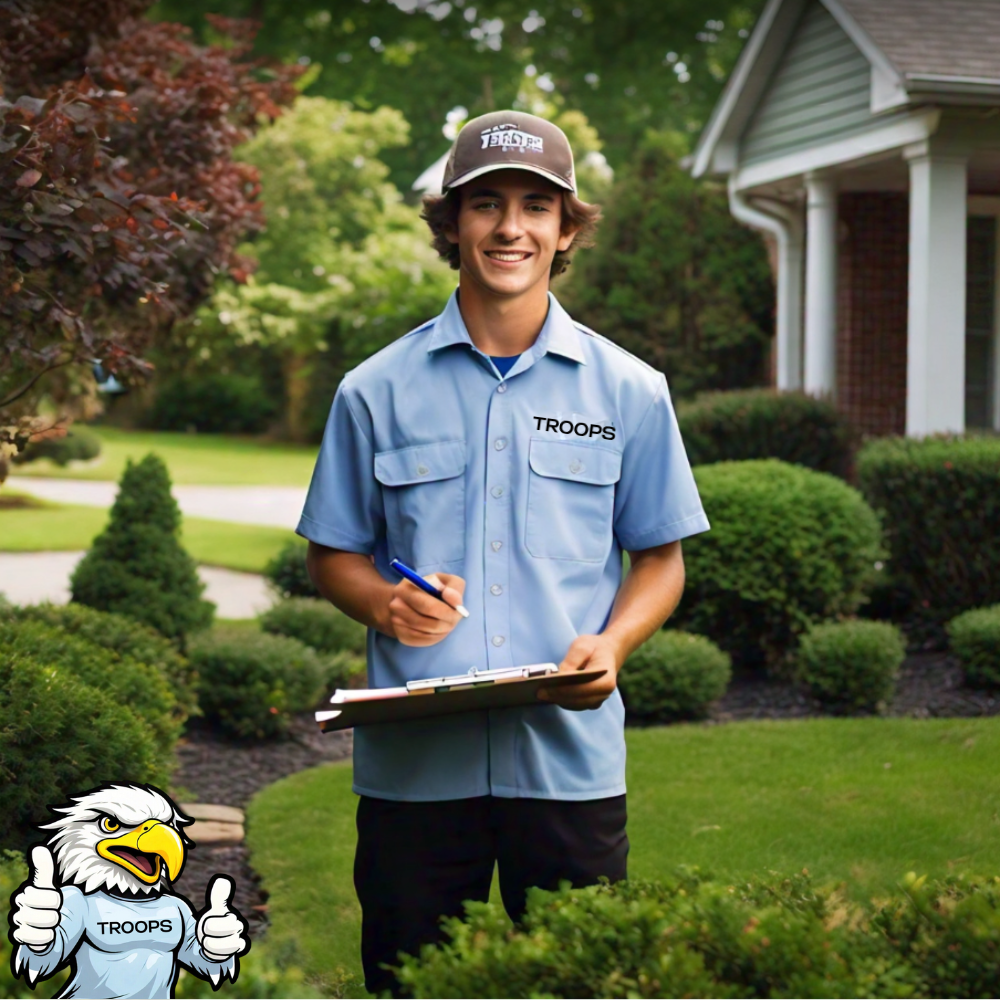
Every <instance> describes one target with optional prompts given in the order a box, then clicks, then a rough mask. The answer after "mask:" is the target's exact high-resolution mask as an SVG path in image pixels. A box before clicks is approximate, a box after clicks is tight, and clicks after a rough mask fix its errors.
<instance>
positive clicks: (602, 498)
mask: <svg viewBox="0 0 1000 1000" xmlns="http://www.w3.org/2000/svg"><path fill="white" fill-rule="evenodd" d="M528 462H529V465H530V471H529V474H528V513H527V517H526V527H525V547H526V548H527V550H528V551H529V552H530V553H531V554H532V555H533V556H536V557H538V558H544V559H571V560H576V561H578V562H601V561H603V560H604V559H606V558H607V555H608V552H609V550H610V548H611V539H612V529H613V521H614V513H615V483H617V482H618V480H619V479H620V478H621V473H622V456H621V452H620V451H615V450H613V449H611V448H600V447H595V446H593V445H588V444H581V443H580V442H577V441H542V440H538V439H532V441H531V442H530V445H529V451H528Z"/></svg>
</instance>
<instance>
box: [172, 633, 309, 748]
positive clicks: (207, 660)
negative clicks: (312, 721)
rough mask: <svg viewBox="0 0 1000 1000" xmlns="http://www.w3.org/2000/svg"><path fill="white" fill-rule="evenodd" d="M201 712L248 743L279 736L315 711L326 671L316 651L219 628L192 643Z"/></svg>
mask: <svg viewBox="0 0 1000 1000" xmlns="http://www.w3.org/2000/svg"><path fill="white" fill-rule="evenodd" d="M190 656H191V661H192V662H193V663H194V665H195V667H196V669H197V670H198V678H199V680H198V692H199V704H200V705H201V710H202V712H203V713H204V714H205V715H206V716H207V717H208V718H209V719H211V720H212V721H214V722H217V723H218V724H219V725H220V726H221V728H222V729H223V730H225V731H226V732H228V733H230V734H231V735H233V736H236V737H240V738H246V739H254V738H256V739H262V738H265V737H270V736H280V735H282V734H283V733H285V732H287V731H288V727H289V725H290V723H291V720H292V716H293V714H294V713H296V712H304V711H308V710H309V709H311V708H313V707H315V705H316V703H317V701H318V700H319V698H320V695H321V694H322V693H323V688H324V684H325V683H326V673H327V668H326V665H325V664H324V662H323V661H322V659H321V658H320V656H319V655H318V654H317V653H316V651H315V650H314V649H311V648H310V647H309V646H306V645H305V644H304V643H301V642H299V641H298V640H297V639H290V638H288V637H287V636H280V635H266V634H261V633H247V632H246V631H244V630H236V629H225V628H215V629H212V630H210V631H208V632H203V633H202V634H201V635H198V636H195V637H194V638H193V639H192V641H191V649H190Z"/></svg>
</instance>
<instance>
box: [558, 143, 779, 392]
mask: <svg viewBox="0 0 1000 1000" xmlns="http://www.w3.org/2000/svg"><path fill="white" fill-rule="evenodd" d="M683 150H684V143H683V140H682V139H678V137H677V136H675V135H669V134H663V133H658V134H656V133H654V134H650V135H649V136H648V137H647V139H646V141H645V143H644V145H643V147H642V149H641V150H640V153H639V154H638V155H637V157H636V159H635V162H634V163H632V164H630V165H629V166H628V167H626V168H625V169H624V170H622V171H620V172H619V174H618V176H617V177H616V180H615V184H614V187H613V188H612V190H611V193H610V194H609V196H608V199H607V201H606V204H605V223H604V224H603V225H602V229H601V231H599V233H598V240H597V246H596V247H595V248H594V249H592V250H588V251H586V252H584V253H582V254H580V255H579V257H578V258H577V260H576V261H575V262H574V265H573V267H572V269H571V271H570V273H569V276H568V278H567V282H566V284H565V286H560V288H559V296H560V298H561V299H562V300H563V301H564V302H565V303H566V305H567V307H568V308H569V309H570V310H571V312H572V313H573V315H574V316H576V317H577V318H578V319H580V320H581V321H582V322H584V323H586V324H587V325H588V326H592V327H593V328H594V329H595V330H597V331H598V332H600V333H603V334H605V335H607V336H609V337H610V338H611V339H613V340H614V341H615V342H616V343H619V344H621V345H622V346H623V347H625V348H626V349H627V350H629V351H631V352H633V353H634V354H636V355H638V356H639V357H640V358H642V359H643V360H644V361H646V362H648V363H649V364H651V365H652V366H653V367H655V368H657V369H659V370H661V371H663V372H665V373H666V375H667V378H668V379H669V381H670V386H671V391H672V392H673V394H674V395H675V397H684V396H689V395H691V394H693V393H695V392H698V391H701V390H704V389H731V388H737V387H745V386H753V385H761V384H763V383H764V382H765V381H766V370H765V362H766V359H767V356H768V344H769V340H770V337H771V335H772V329H773V325H772V303H773V294H774V293H773V287H772V280H771V272H770V267H769V265H768V260H767V254H766V251H765V247H764V244H763V241H762V240H761V238H760V237H759V236H758V234H757V233H755V232H754V231H753V230H750V229H748V228H746V227H744V226H741V225H740V224H739V223H737V222H736V221H735V220H734V219H733V218H732V216H731V215H730V214H729V208H728V204H727V200H726V195H725V191H724V189H723V188H722V187H721V186H720V185H718V184H714V183H711V182H708V183H706V182H699V181H695V180H693V179H692V178H691V177H690V175H689V174H688V173H687V172H686V171H685V170H684V169H683V168H682V167H681V166H680V165H679V162H678V160H679V154H680V153H681V152H683Z"/></svg>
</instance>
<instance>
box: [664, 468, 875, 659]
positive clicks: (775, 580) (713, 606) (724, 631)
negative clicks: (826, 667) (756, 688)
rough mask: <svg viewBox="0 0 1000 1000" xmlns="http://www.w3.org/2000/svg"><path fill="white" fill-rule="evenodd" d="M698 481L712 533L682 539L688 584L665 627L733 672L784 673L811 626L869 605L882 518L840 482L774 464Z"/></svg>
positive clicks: (701, 473) (698, 473) (713, 473)
mask: <svg viewBox="0 0 1000 1000" xmlns="http://www.w3.org/2000/svg"><path fill="white" fill-rule="evenodd" d="M694 473H695V479H696V480H697V483H698V490H699V492H700V494H701V499H702V502H703V503H704V506H705V511H706V513H707V514H708V518H709V521H710V522H711V524H712V530H711V531H709V532H706V533H704V534H700V535H695V536H693V537H692V538H686V539H684V564H685V568H686V571H687V585H686V587H685V590H684V596H683V598H682V600H681V603H680V606H679V607H678V609H677V611H676V612H675V613H674V616H673V618H672V619H671V622H672V624H675V625H676V626H677V627H678V628H681V629H684V630H685V631H691V632H697V633H699V634H700V635H705V636H708V637H709V638H710V639H712V640H713V641H714V642H716V643H718V644H719V646H721V647H722V648H723V649H725V650H726V651H727V652H729V653H731V654H732V655H733V657H734V660H735V661H736V662H737V663H738V664H739V665H743V666H761V665H763V666H766V667H767V668H768V669H770V670H772V671H775V672H778V673H781V672H783V670H784V669H785V667H786V657H787V654H788V652H789V651H790V650H791V649H792V648H793V647H794V645H795V643H796V640H797V637H798V636H799V635H801V634H802V633H803V632H804V631H806V629H807V628H808V627H809V626H810V625H812V624H814V623H816V622H820V621H825V620H828V619H834V618H837V617H840V616H845V615H851V614H853V613H854V612H855V611H856V610H857V609H858V607H859V606H860V605H861V604H862V602H863V601H864V600H865V597H866V594H867V592H868V590H869V588H870V587H871V584H872V582H873V580H874V576H875V568H874V567H875V563H876V561H877V560H879V559H880V557H881V556H882V549H881V529H880V526H879V522H878V518H877V517H876V515H875V513H874V511H872V510H871V508H870V507H869V506H868V504H866V503H865V501H864V498H863V497H862V496H861V495H860V493H858V492H857V490H855V489H853V488H852V487H850V486H848V485H847V484H846V483H844V482H842V481H841V480H839V479H837V478H835V477H834V476H830V475H827V474H826V473H822V472H814V471H813V470H812V469H805V468H802V467H801V466H797V465H791V464H789V463H787V462H780V461H778V460H776V459H767V460H760V461H750V462H719V463H717V464H715V465H704V466H697V467H696V468H695V470H694Z"/></svg>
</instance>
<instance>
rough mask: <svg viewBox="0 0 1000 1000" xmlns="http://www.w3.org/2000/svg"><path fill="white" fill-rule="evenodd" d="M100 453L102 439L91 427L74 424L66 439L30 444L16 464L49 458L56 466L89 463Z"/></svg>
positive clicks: (18, 456)
mask: <svg viewBox="0 0 1000 1000" xmlns="http://www.w3.org/2000/svg"><path fill="white" fill-rule="evenodd" d="M100 453H101V439H100V438H99V437H98V436H97V435H96V434H95V433H94V432H93V431H92V430H91V429H90V428H89V427H84V426H83V425H82V424H74V425H73V426H72V427H70V429H69V430H68V431H67V432H66V436H65V437H61V438H46V439H45V440H43V441H31V442H29V444H28V446H27V447H26V448H25V449H24V451H22V452H20V453H19V454H18V455H17V456H15V458H14V464H15V465H24V464H25V463H27V462H34V461H37V460H38V459H40V458H47V459H48V460H49V461H50V462H54V463H55V464H56V465H59V466H66V465H69V463H70V462H72V461H78V462H89V461H90V460H91V459H92V458H97V456H98V455H100Z"/></svg>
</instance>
